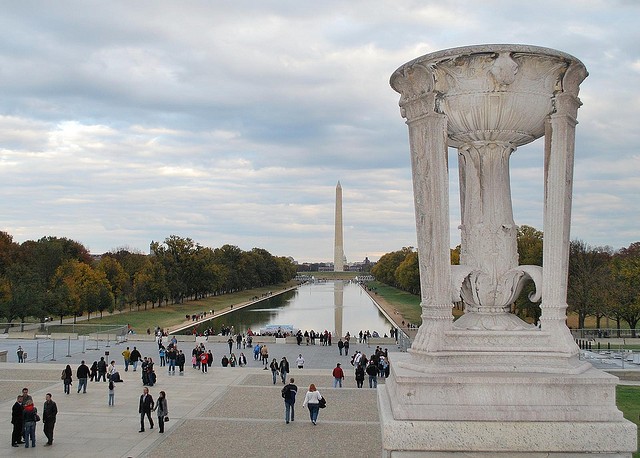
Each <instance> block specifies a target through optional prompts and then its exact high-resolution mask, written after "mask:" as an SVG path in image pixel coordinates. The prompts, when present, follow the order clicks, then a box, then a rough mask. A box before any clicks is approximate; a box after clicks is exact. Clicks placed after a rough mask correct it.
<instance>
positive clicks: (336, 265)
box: [333, 181, 344, 272]
mask: <svg viewBox="0 0 640 458" xmlns="http://www.w3.org/2000/svg"><path fill="white" fill-rule="evenodd" d="M333 270H334V271H335V272H344V245H343V243H342V186H340V181H338V184H337V185H336V236H335V247H334V251H333Z"/></svg>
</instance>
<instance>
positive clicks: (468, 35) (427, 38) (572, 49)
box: [0, 0, 640, 262]
mask: <svg viewBox="0 0 640 458" xmlns="http://www.w3.org/2000/svg"><path fill="white" fill-rule="evenodd" d="M525 3H526V6H522V5H524V4H525ZM638 23H640V3H638V2H636V1H634V0H628V1H622V0H618V1H615V0H607V1H605V0H602V1H597V0H594V1H587V0H582V1H575V0H573V1H572V0H565V1H562V2H558V1H557V0H553V1H548V0H538V1H535V2H513V1H490V0H485V1H482V2H477V1H467V2H465V1H442V0H438V1H403V0H394V1H381V0H367V1H358V0H353V1H347V2H345V1H333V0H325V1H321V2H302V1H243V0H236V1H234V2H227V1H224V2H223V1H181V2H175V1H156V0H154V1H136V2H130V1H109V2H97V1H79V0H78V1H62V0H60V1H56V2H42V1H28V0H27V1H19V2H17V1H16V2H9V1H6V2H2V8H1V9H0V29H1V30H2V40H1V41H0V230H2V231H6V232H8V233H9V234H11V235H12V236H13V237H14V240H15V241H17V242H24V241H25V240H29V239H38V238H40V237H43V236H49V235H50V236H59V237H68V238H71V239H74V240H77V241H79V242H81V243H83V244H84V245H85V246H87V247H88V248H89V249H90V251H91V252H93V253H102V252H104V251H107V250H110V249H113V248H116V247H123V246H126V247H130V248H135V249H139V250H142V251H145V252H146V251H147V250H148V246H149V243H150V242H151V241H152V240H156V241H159V240H164V239H165V238H166V237H168V236H169V235H172V234H175V235H179V236H182V237H191V238H192V239H193V240H195V241H196V242H198V243H200V244H201V245H204V246H210V247H218V246H221V245H223V244H227V243H228V244H233V245H237V246H239V247H240V248H242V249H243V250H249V249H251V248H253V247H260V248H264V249H267V250H268V251H269V252H271V253H272V254H274V255H277V256H292V257H294V258H295V259H296V260H297V261H300V262H304V261H332V258H333V231H334V198H335V186H336V183H337V181H338V180H339V181H340V182H341V184H342V187H343V198H344V204H343V208H344V238H345V243H344V244H345V254H346V256H347V259H348V261H350V262H351V261H360V260H362V259H364V257H365V256H368V257H369V258H370V259H372V260H377V259H378V258H379V257H380V256H381V255H382V254H384V253H387V252H389V251H395V250H398V249H400V248H402V247H403V246H415V245H416V236H415V222H414V213H413V195H412V185H411V174H410V169H409V166H410V162H409V148H408V137H407V127H406V125H405V124H404V120H403V119H402V118H401V117H400V113H399V108H398V99H399V96H398V94H396V93H395V92H394V91H393V90H392V89H391V88H390V86H389V77H390V75H391V73H392V72H393V71H394V70H395V69H396V68H397V67H399V66H400V65H402V64H403V63H405V62H407V61H409V60H411V59H413V58H415V57H418V56H420V55H423V54H426V53H430V52H434V51H438V50H441V49H445V48H450V47H456V46H465V45H472V44H482V43H522V44H531V45H537V46H544V47H550V48H554V49H558V50H561V51H564V52H567V53H569V54H572V55H574V56H576V57H577V58H579V59H580V60H582V62H584V64H585V65H586V67H587V69H588V70H589V73H590V76H589V77H588V78H587V79H586V80H585V82H584V83H583V84H582V86H581V92H580V98H581V100H582V101H583V103H584V105H583V107H582V108H581V109H580V111H579V114H578V119H579V122H580V124H579V125H578V128H577V147H576V169H575V188H574V201H573V226H572V238H580V239H582V240H584V241H586V242H587V243H589V244H590V245H594V246H597V245H610V246H611V247H613V248H615V249H617V248H620V247H623V246H628V245H629V244H630V243H632V242H635V241H638V240H640V225H639V222H640V203H639V201H640V199H639V196H640V92H639V89H640V84H639V83H640V45H639V44H640V32H639V28H638ZM542 150H543V142H542V140H541V139H540V140H538V141H536V142H534V143H532V144H531V145H528V146H526V147H523V148H521V149H520V150H518V151H516V152H515V153H514V155H513V156H512V160H511V179H512V193H513V205H514V216H515V220H516V223H517V224H520V225H522V224H528V225H532V226H534V227H536V228H538V229H542ZM456 167H457V163H456V155H455V154H454V152H453V151H452V152H451V153H450V175H451V197H450V200H451V243H452V246H455V245H456V244H457V243H458V242H459V234H458V229H457V226H458V224H459V220H460V215H459V203H458V191H457V183H456V180H457V168H456Z"/></svg>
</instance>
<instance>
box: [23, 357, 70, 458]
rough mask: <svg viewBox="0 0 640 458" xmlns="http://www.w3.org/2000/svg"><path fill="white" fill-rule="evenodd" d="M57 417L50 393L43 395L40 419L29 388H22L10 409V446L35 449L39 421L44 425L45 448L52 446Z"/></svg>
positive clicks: (55, 405) (56, 409)
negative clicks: (11, 429) (11, 427)
mask: <svg viewBox="0 0 640 458" xmlns="http://www.w3.org/2000/svg"><path fill="white" fill-rule="evenodd" d="M67 367H68V366H67ZM57 415H58V406H57V404H56V403H55V401H54V400H53V399H52V396H51V393H47V394H46V395H45V401H44V405H43V406H42V418H41V417H40V414H38V408H37V407H36V406H35V404H34V403H33V398H32V397H31V395H30V394H29V388H26V387H25V388H23V389H22V394H19V395H18V396H17V398H16V402H15V403H14V404H13V407H12V408H11V424H12V425H13V431H12V432H11V446H12V447H19V446H20V445H22V444H24V446H25V448H29V447H35V446H36V423H38V422H39V421H42V423H43V425H44V428H43V430H44V435H45V437H46V438H47V442H46V443H45V446H49V445H53V429H54V427H55V424H56V417H57Z"/></svg>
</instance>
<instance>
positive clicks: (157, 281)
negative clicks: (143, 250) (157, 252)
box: [134, 257, 170, 310]
mask: <svg viewBox="0 0 640 458" xmlns="http://www.w3.org/2000/svg"><path fill="white" fill-rule="evenodd" d="M166 276H167V275H166V271H165V268H164V265H163V263H162V261H161V260H160V259H157V258H155V257H154V258H151V260H150V261H149V262H148V263H146V264H145V266H144V267H143V268H142V270H140V271H139V272H138V273H136V275H135V278H134V292H135V298H136V303H137V304H138V307H140V304H144V308H145V310H146V309H147V302H151V303H152V304H154V303H156V302H157V303H158V304H160V303H161V302H162V301H163V300H165V298H167V297H168V296H169V294H170V291H169V287H168V286H167V280H166Z"/></svg>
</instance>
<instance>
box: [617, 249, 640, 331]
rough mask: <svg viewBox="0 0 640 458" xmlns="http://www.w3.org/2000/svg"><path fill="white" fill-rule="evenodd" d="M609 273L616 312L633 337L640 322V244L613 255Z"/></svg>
mask: <svg viewBox="0 0 640 458" xmlns="http://www.w3.org/2000/svg"><path fill="white" fill-rule="evenodd" d="M611 273H612V278H613V296H614V297H615V301H616V303H617V307H616V312H617V314H618V316H619V318H622V319H623V320H624V321H625V322H626V323H627V324H628V325H629V327H630V328H631V333H632V336H633V337H635V336H636V326H637V325H638V322H639V321H640V242H635V243H632V244H631V245H629V247H627V248H622V249H620V250H619V251H618V252H617V253H615V254H614V255H613V259H612V262H611ZM619 328H620V326H619V325H618V329H619Z"/></svg>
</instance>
